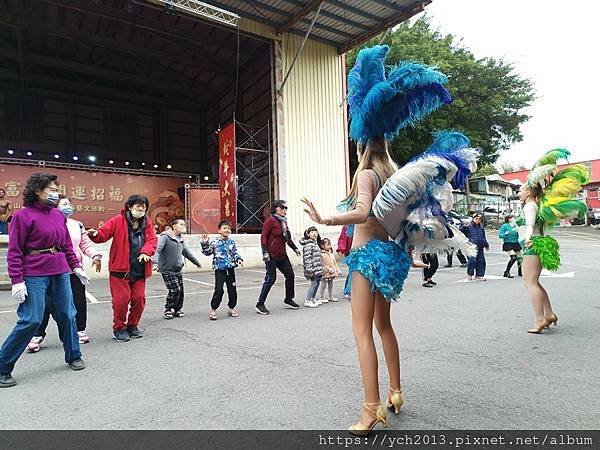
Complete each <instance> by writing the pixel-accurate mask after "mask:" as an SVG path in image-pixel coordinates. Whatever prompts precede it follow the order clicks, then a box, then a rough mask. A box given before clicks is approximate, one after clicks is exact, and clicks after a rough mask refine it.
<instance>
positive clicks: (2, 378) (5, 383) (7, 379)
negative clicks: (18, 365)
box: [0, 373, 17, 388]
mask: <svg viewBox="0 0 600 450" xmlns="http://www.w3.org/2000/svg"><path fill="white" fill-rule="evenodd" d="M16 385H17V381H16V380H15V379H14V378H13V377H11V376H10V373H0V388H5V387H13V386H16Z"/></svg>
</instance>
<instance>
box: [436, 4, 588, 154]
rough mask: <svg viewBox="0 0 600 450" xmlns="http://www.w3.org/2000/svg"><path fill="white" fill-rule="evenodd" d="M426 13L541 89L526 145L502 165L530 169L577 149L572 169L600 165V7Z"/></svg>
mask: <svg viewBox="0 0 600 450" xmlns="http://www.w3.org/2000/svg"><path fill="white" fill-rule="evenodd" d="M426 13H427V14H428V16H430V17H431V18H432V22H433V24H435V26H436V27H437V28H438V29H439V30H440V31H442V32H443V33H451V34H453V35H455V36H456V37H459V38H462V44H463V45H464V46H465V47H467V48H469V49H471V51H472V52H473V53H474V54H475V56H476V57H478V58H480V57H485V56H493V57H496V58H501V57H503V58H504V59H505V60H506V61H510V62H512V63H514V65H515V68H516V69H515V70H516V71H517V72H518V73H520V74H522V75H524V76H526V77H528V78H530V79H531V80H533V82H534V84H535V89H536V95H537V97H538V99H537V100H536V101H535V102H534V104H533V106H532V107H531V108H530V109H529V110H528V113H529V115H531V116H532V117H531V119H529V121H528V122H526V124H525V125H523V126H522V133H523V136H524V139H523V141H522V142H520V143H518V144H515V145H514V146H513V147H512V148H511V149H509V150H507V151H505V152H503V153H502V154H501V157H500V160H499V164H500V163H502V162H508V163H512V164H519V163H524V164H526V165H527V166H529V165H531V164H532V163H533V162H535V160H536V159H537V158H538V157H539V156H540V155H541V154H542V153H544V152H545V151H546V150H550V149H551V148H555V147H563V148H567V149H568V150H570V151H571V154H572V157H571V162H576V161H584V160H589V159H596V158H600V142H599V139H598V138H597V137H596V138H594V136H595V134H594V131H596V130H595V129H596V128H598V127H600V120H599V118H600V109H599V108H600V86H599V85H598V74H599V73H600V63H599V61H600V55H598V48H599V44H598V43H599V42H600V24H599V19H600V2H598V1H596V0H580V1H578V2H569V1H564V0H563V1H557V0H433V3H431V4H430V5H429V6H427V8H426ZM593 42H596V44H593ZM473 107H474V108H476V107H477V105H473Z"/></svg>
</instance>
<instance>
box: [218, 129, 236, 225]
mask: <svg viewBox="0 0 600 450" xmlns="http://www.w3.org/2000/svg"><path fill="white" fill-rule="evenodd" d="M219 184H220V186H221V187H220V196H221V218H222V219H223V220H228V221H229V222H231V226H232V228H233V230H234V231H235V230H236V229H237V180H236V177H235V124H233V123H232V124H230V125H227V126H226V127H225V128H223V129H222V130H221V131H219Z"/></svg>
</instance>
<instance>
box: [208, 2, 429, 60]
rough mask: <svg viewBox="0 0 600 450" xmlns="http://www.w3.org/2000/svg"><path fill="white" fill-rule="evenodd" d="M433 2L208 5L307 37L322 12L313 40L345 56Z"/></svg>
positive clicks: (279, 29)
mask: <svg viewBox="0 0 600 450" xmlns="http://www.w3.org/2000/svg"><path fill="white" fill-rule="evenodd" d="M431 1H432V0H420V1H415V0H253V1H251V2H248V1H240V0H206V1H205V3H208V4H210V5H213V6H216V7H218V8H222V9H225V10H227V11H230V12H234V13H236V14H238V15H239V16H241V17H242V18H246V19H250V20H254V21H257V22H260V23H263V24H266V25H269V26H271V27H273V28H274V29H276V30H277V31H278V32H279V33H283V32H286V31H289V32H290V33H294V34H299V35H304V34H305V33H306V31H307V30H308V29H309V28H310V24H311V22H312V20H313V17H314V14H315V11H317V9H318V8H319V6H320V4H321V3H322V4H323V6H322V7H321V11H320V14H319V16H318V17H317V20H316V22H315V25H314V27H313V29H312V31H311V33H310V38H311V39H314V40H316V41H320V42H323V43H326V44H328V45H331V46H332V47H335V48H336V49H337V50H338V52H339V53H340V54H341V53H344V52H346V51H348V50H350V49H352V48H354V47H356V46H358V45H360V44H362V43H364V42H366V41H368V40H369V39H371V38H372V37H374V36H377V35H378V34H379V33H381V32H382V31H385V30H386V29H388V28H391V27H393V26H395V25H398V24H399V23H402V22H404V21H406V20H408V19H410V18H411V17H412V16H414V15H415V14H418V13H420V12H421V11H423V10H424V8H425V6H427V5H428V4H430V3H431Z"/></svg>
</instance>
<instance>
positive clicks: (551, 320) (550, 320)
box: [546, 314, 558, 328]
mask: <svg viewBox="0 0 600 450" xmlns="http://www.w3.org/2000/svg"><path fill="white" fill-rule="evenodd" d="M557 322H558V316H557V315H556V314H552V315H551V316H550V317H548V318H547V319H546V328H550V325H552V324H554V326H556V324H557Z"/></svg>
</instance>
